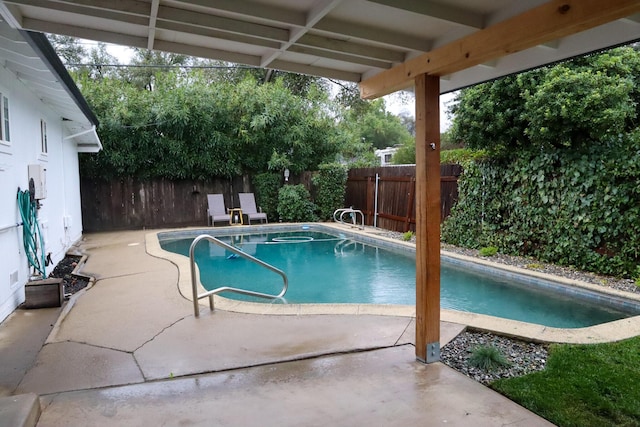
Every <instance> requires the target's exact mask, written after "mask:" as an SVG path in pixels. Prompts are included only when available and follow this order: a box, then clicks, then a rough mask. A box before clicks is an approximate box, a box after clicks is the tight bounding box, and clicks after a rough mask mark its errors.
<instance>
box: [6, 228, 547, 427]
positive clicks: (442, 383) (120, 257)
mask: <svg viewBox="0 0 640 427" xmlns="http://www.w3.org/2000/svg"><path fill="white" fill-rule="evenodd" d="M146 233H147V232H145V231H128V232H117V233H104V234H90V235H87V236H85V238H84V240H83V241H82V242H81V243H80V244H79V246H78V250H79V251H81V252H83V253H86V254H87V255H88V259H87V262H86V264H85V266H84V267H83V271H82V272H83V273H84V274H86V275H90V276H93V277H95V279H96V281H95V284H93V285H92V286H91V287H90V288H88V289H86V290H84V291H82V292H80V293H78V294H76V295H75V296H74V297H73V298H72V299H71V301H70V302H68V303H67V304H66V306H65V307H64V308H63V310H59V309H41V310H33V311H22V310H18V311H16V312H15V313H14V314H13V315H12V316H11V317H10V318H9V319H7V321H5V322H4V323H3V324H2V325H0V338H1V340H0V345H2V355H1V356H0V362H1V364H0V374H2V375H1V378H2V382H1V383H0V387H2V388H0V391H2V394H3V395H5V396H9V395H20V394H24V393H35V394H37V395H39V396H40V404H41V407H42V414H41V416H40V419H39V421H38V424H37V425H39V426H86V425H96V426H97V425H99V426H111V425H113V426H123V425H126V426H131V425H133V426H137V425H140V426H142V425H144V426H147V425H234V426H237V425H266V426H288V425H291V426H293V425H296V426H299V425H304V426H312V425H318V426H319V425H341V426H361V425H385V426H394V425H398V426H400V425H408V424H418V425H441V424H445V423H446V424H447V425H454V426H469V425H473V426H495V425H507V424H508V425H514V426H544V425H551V424H549V423H548V422H546V421H545V420H544V419H541V418H540V417H538V416H536V415H535V414H533V413H531V412H529V411H528V410H526V409H524V408H522V407H520V406H518V405H516V404H515V403H513V402H512V401H510V400H508V399H506V398H505V397H503V396H501V395H499V394H498V393H495V392H493V391H492V390H490V389H488V388H486V387H484V386H482V385H480V384H478V383H476V382H475V381H472V380H470V379H468V378H467V377H465V376H463V375H462V374H460V373H458V372H456V371H454V370H452V369H450V368H448V367H447V366H445V365H443V364H441V363H435V364H430V365H424V364H421V363H419V362H416V361H415V349H414V346H413V340H414V329H415V327H414V318H413V317H411V316H404V315H397V316H394V315H385V316H381V315H373V314H330V315H326V314H308V315H265V314H253V313H238V312H231V311H225V310H221V309H218V310H216V311H214V312H210V311H209V310H208V309H203V310H202V311H201V316H200V317H199V318H195V317H194V315H193V305H192V302H191V301H190V300H188V299H186V298H185V297H183V296H182V295H181V294H180V292H179V290H178V289H179V288H178V282H179V274H178V269H177V268H176V266H175V265H174V264H173V263H171V262H169V261H167V260H163V259H159V258H156V257H153V256H151V255H149V254H148V253H147V251H146V245H145V234H146ZM60 312H61V313H60ZM58 313H60V316H59V318H58V320H57V322H56V323H55V325H54V326H53V327H52V326H51V325H52V324H53V319H55V318H56V316H57V314H58ZM30 318H33V319H35V320H30V321H27V320H25V319H30ZM38 319H39V320H38ZM463 329H464V325H461V324H457V323H453V322H442V324H441V336H442V340H441V342H442V344H444V343H445V342H447V341H449V340H450V339H452V338H453V337H455V336H456V335H457V334H458V333H460V332H461V331H462V330H463ZM49 330H51V333H50V334H49V336H48V338H47V339H46V342H45V343H44V345H42V343H43V339H44V336H46V334H47V332H48V331H49ZM38 334H39V335H38ZM19 343H20V344H19ZM9 371H10V372H11V375H5V374H6V373H7V372H9ZM1 411H2V410H1V409H0V413H2V412H1ZM0 425H4V424H3V422H0Z"/></svg>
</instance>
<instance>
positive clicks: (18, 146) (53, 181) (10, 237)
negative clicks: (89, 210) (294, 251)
mask: <svg viewBox="0 0 640 427" xmlns="http://www.w3.org/2000/svg"><path fill="white" fill-rule="evenodd" d="M0 92H2V93H3V94H4V95H5V96H7V97H8V98H9V103H10V104H9V107H10V120H11V123H10V126H11V141H10V145H4V144H0V228H3V227H5V226H9V225H12V224H16V223H18V222H21V218H20V213H19V211H18V205H17V197H16V196H17V191H18V187H19V188H20V189H21V190H25V189H27V188H28V171H27V165H29V164H37V163H39V164H42V165H43V166H44V168H45V169H46V181H47V184H46V185H47V198H46V199H44V200H42V208H41V209H40V210H39V211H38V219H39V222H40V224H41V227H42V233H43V236H44V237H45V253H51V258H52V259H53V264H52V265H50V266H48V267H47V269H46V273H47V275H48V274H49V273H50V272H51V271H52V270H53V267H54V266H55V265H56V264H57V263H58V262H59V261H60V260H61V259H62V258H64V256H65V253H66V251H67V249H69V247H70V246H71V245H72V244H73V243H74V242H75V241H77V240H78V239H79V238H80V237H81V234H82V220H81V210H80V209H81V208H80V184H79V176H78V155H77V151H76V148H75V144H74V143H73V142H72V141H68V140H67V141H65V140H64V139H63V138H64V136H65V135H64V133H63V132H64V131H63V128H62V119H61V117H60V115H59V114H57V113H56V112H55V111H53V110H52V109H51V108H49V107H48V106H47V105H45V104H43V103H42V102H41V101H40V100H39V99H37V98H36V97H35V96H34V95H33V94H32V92H31V91H29V90H28V88H27V87H25V86H24V84H23V83H22V82H20V81H19V80H17V79H16V78H15V76H14V75H13V74H12V73H9V72H8V71H7V70H6V69H4V68H0ZM41 119H44V120H45V121H46V123H47V136H48V154H46V155H43V154H42V153H41V143H40V120H41ZM65 216H68V217H69V220H68V221H67V223H68V224H70V227H69V228H65V226H64V225H65V222H64V217H65ZM0 249H1V252H2V254H1V255H0V257H1V258H0V259H1V261H0V321H2V320H3V319H4V318H6V317H7V316H8V315H9V314H10V313H11V312H12V311H13V310H14V309H15V308H16V307H17V306H18V305H19V304H21V303H22V302H23V301H24V285H25V283H26V282H27V281H28V280H29V276H30V269H29V267H28V262H27V258H26V256H25V251H24V248H23V244H22V227H15V228H11V229H9V230H5V231H0ZM16 278H17V280H14V279H16Z"/></svg>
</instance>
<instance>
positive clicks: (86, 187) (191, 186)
mask: <svg viewBox="0 0 640 427" xmlns="http://www.w3.org/2000/svg"><path fill="white" fill-rule="evenodd" d="M289 183H290V184H303V185H305V186H306V187H307V188H308V187H309V186H310V185H311V173H310V172H304V173H302V174H295V175H292V176H291V177H290V178H289ZM251 192H254V188H253V187H252V185H251V180H250V178H249V175H243V176H236V177H233V178H212V179H209V180H206V181H201V180H168V179H161V178H157V179H152V180H148V181H140V180H138V179H135V178H126V179H114V180H111V181H102V180H96V179H88V178H81V179H80V193H81V195H82V202H81V203H82V225H83V228H84V230H85V231H87V232H96V231H111V230H129V229H143V228H165V227H189V226H196V227H199V226H206V225H207V194H215V193H219V194H222V195H223V197H224V203H225V207H227V208H237V207H240V203H239V200H238V193H251Z"/></svg>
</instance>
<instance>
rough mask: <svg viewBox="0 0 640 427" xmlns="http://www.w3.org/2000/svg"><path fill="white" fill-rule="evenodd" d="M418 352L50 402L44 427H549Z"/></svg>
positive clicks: (311, 362) (396, 351) (408, 349)
mask: <svg viewBox="0 0 640 427" xmlns="http://www.w3.org/2000/svg"><path fill="white" fill-rule="evenodd" d="M413 353H414V349H413V347H412V346H410V345H403V346H397V347H391V348H387V349H381V350H375V351H368V352H362V353H356V354H346V355H334V356H326V357H320V358H313V359H307V360H301V361H295V362H288V363H280V364H273V365H271V364H270V365H266V366H260V367H254V368H248V369H241V370H234V371H228V372H223V373H217V374H209V375H203V376H196V377H192V378H185V379H174V380H167V381H162V382H156V383H146V384H140V385H133V386H126V387H117V388H109V389H105V390H92V391H87V392H72V393H64V394H60V395H57V396H55V398H53V397H51V398H47V399H44V401H45V408H44V412H43V415H42V417H41V418H40V425H46V426H69V427H71V426H86V425H87V423H88V420H91V422H92V425H100V426H122V425H127V426H148V425H174V426H178V425H202V426H205V425H207V426H210V425H220V426H249V425H260V426H281V427H282V426H327V425H339V426H366V425H373V426H407V425H452V426H476V427H482V426H498V425H510V426H520V427H524V426H537V427H538V426H545V425H551V424H549V423H547V422H545V421H544V420H542V419H540V418H538V417H536V416H534V415H532V414H531V413H528V412H527V411H524V410H523V409H522V408H521V407H519V406H518V405H516V404H515V403H513V402H510V401H508V400H506V399H505V398H504V397H502V396H500V395H499V394H497V393H495V392H493V391H491V390H489V389H487V388H485V387H483V386H482V385H480V384H478V383H476V382H474V381H472V380H470V379H468V378H466V377H464V376H462V375H460V374H458V373H457V372H455V371H453V370H451V369H449V368H448V367H446V366H444V365H442V364H440V363H436V364H433V365H428V366H427V365H424V364H421V363H418V362H415V361H414V360H413V359H414V358H413Z"/></svg>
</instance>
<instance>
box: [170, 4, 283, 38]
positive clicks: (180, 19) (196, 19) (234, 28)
mask: <svg viewBox="0 0 640 427" xmlns="http://www.w3.org/2000/svg"><path fill="white" fill-rule="evenodd" d="M158 19H162V20H163V21H170V22H176V23H181V24H184V25H187V26H194V27H203V28H210V29H213V30H219V31H225V32H229V33H236V34H244V35H251V36H253V37H257V38H264V39H267V40H275V41H279V42H285V41H287V40H289V31H288V30H286V29H282V28H277V27H273V26H268V25H263V24H255V23H251V22H246V21H241V20H238V19H231V18H224V17H220V16H213V15H208V14H203V13H198V12H193V11H189V10H184V9H177V8H174V7H167V6H162V7H161V8H160V11H159V14H158Z"/></svg>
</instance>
